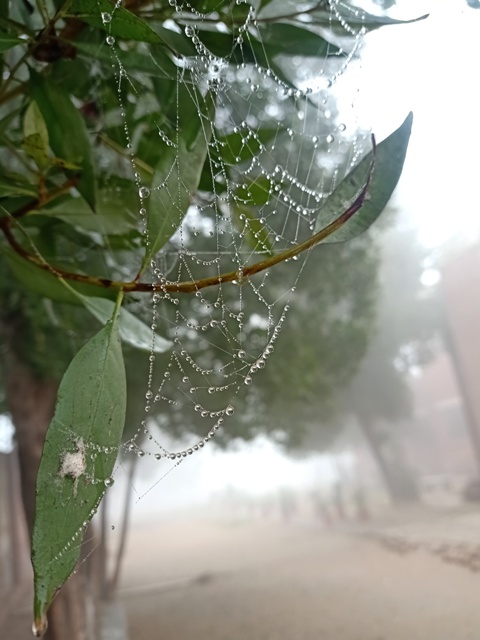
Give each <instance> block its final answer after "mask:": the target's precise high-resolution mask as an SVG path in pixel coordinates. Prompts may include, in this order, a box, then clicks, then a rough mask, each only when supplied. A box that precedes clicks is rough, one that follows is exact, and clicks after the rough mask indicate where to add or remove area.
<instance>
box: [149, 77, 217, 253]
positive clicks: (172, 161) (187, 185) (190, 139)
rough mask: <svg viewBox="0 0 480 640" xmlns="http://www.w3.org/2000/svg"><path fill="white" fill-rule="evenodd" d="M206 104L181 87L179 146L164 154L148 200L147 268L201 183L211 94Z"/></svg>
mask: <svg viewBox="0 0 480 640" xmlns="http://www.w3.org/2000/svg"><path fill="white" fill-rule="evenodd" d="M205 102H206V104H205V103H204V102H203V98H202V97H201V96H199V95H197V94H194V93H193V89H189V88H185V87H184V86H182V87H180V88H179V121H178V136H177V145H176V147H173V146H172V147H167V148H166V149H165V151H164V152H163V153H162V155H161V157H160V160H159V162H158V164H157V166H156V168H155V174H154V176H153V181H152V185H151V189H150V196H149V198H148V200H149V202H148V204H149V211H148V237H149V246H148V247H147V251H146V255H145V259H144V266H146V265H147V264H148V263H149V261H150V259H151V257H152V256H153V255H155V254H156V253H157V252H158V251H159V250H160V249H161V248H162V247H163V246H164V245H165V243H166V242H167V241H168V240H169V239H170V238H171V237H172V235H173V234H174V233H175V231H176V230H177V229H178V227H179V226H180V224H181V223H182V220H183V218H184V216H185V214H186V213H187V211H188V208H189V206H190V203H191V201H192V198H193V196H194V194H195V191H196V190H197V187H198V184H199V182H200V177H201V175H202V169H203V165H204V162H205V159H206V157H207V152H208V144H209V140H210V136H211V125H210V122H211V118H212V114H213V110H214V108H215V107H214V104H213V101H212V100H211V97H210V96H209V94H207V96H206V97H205ZM204 110H206V111H207V112H208V113H207V114H206V115H205V114H204V113H203V111H204Z"/></svg>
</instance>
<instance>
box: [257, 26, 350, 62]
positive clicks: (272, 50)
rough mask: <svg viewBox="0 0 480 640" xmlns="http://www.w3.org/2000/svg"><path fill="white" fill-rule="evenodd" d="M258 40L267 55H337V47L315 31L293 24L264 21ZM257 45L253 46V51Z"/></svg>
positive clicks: (322, 56)
mask: <svg viewBox="0 0 480 640" xmlns="http://www.w3.org/2000/svg"><path fill="white" fill-rule="evenodd" d="M259 32H260V36H261V38H260V40H261V42H262V44H263V46H264V47H265V51H266V53H267V54H268V55H269V56H274V55H288V56H293V55H297V56H312V57H318V58H326V57H328V56H333V55H339V49H338V47H336V46H335V45H333V44H331V43H330V42H328V41H327V40H325V39H324V38H322V37H321V36H319V35H318V34H317V33H314V32H313V31H310V30H309V29H306V28H302V27H297V26H295V25H293V24H285V23H281V22H276V23H271V24H269V23H266V24H264V25H262V26H261V27H259ZM258 48H259V47H258V46H255V52H257V49H258Z"/></svg>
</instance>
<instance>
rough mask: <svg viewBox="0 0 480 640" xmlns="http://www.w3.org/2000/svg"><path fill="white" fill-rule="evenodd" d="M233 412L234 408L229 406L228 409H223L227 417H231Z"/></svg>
mask: <svg viewBox="0 0 480 640" xmlns="http://www.w3.org/2000/svg"><path fill="white" fill-rule="evenodd" d="M234 412H235V408H234V407H233V406H232V405H231V404H229V405H228V407H227V408H226V409H225V413H226V414H227V416H233V414H234Z"/></svg>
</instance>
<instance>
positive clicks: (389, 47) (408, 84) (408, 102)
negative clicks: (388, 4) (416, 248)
mask: <svg viewBox="0 0 480 640" xmlns="http://www.w3.org/2000/svg"><path fill="white" fill-rule="evenodd" d="M398 5H399V7H398V10H397V13H396V14H392V15H393V16H394V17H399V18H412V17H415V16H420V15H422V14H425V13H430V16H429V17H428V18H427V19H426V20H423V21H421V22H418V23H415V24H411V25H405V26H395V27H385V28H383V29H380V30H378V31H375V32H373V33H371V34H369V35H368V36H367V37H366V45H365V49H364V51H363V55H362V58H363V62H362V63H361V64H360V65H359V67H360V68H358V67H357V68H353V66H352V67H351V68H350V70H349V71H348V72H347V73H346V74H345V76H344V77H342V78H340V79H339V80H338V89H337V90H338V92H339V94H340V95H341V94H342V92H343V91H345V95H349V96H351V95H352V90H353V87H357V88H360V92H359V95H358V97H357V98H356V99H355V107H354V112H355V114H356V115H357V116H358V118H359V121H360V122H361V123H362V124H365V125H366V126H371V127H372V129H373V131H374V132H375V134H376V135H377V138H378V139H381V138H383V137H385V136H386V135H388V133H390V132H391V131H392V130H393V129H395V128H396V127H397V126H398V125H399V124H400V123H401V122H402V120H403V119H404V117H405V116H406V114H407V113H408V112H409V111H410V110H412V111H413V112H414V125H413V132H412V137H411V142H410V148H409V151H408V156H407V161H406V164H405V169H404V173H403V175H402V179H401V182H400V184H399V188H398V192H397V194H396V197H397V203H398V205H399V206H400V207H401V209H402V213H403V215H406V216H408V217H409V218H410V219H411V220H413V221H414V223H415V224H416V225H417V226H418V229H419V233H420V237H421V240H422V241H423V242H424V243H425V244H427V245H429V246H435V245H438V244H440V243H442V242H443V241H445V240H447V239H448V238H449V237H450V236H452V235H453V234H455V233H457V232H459V231H464V232H465V234H466V235H467V236H471V235H475V236H477V235H478V230H479V228H480V212H479V207H478V202H477V200H478V193H479V187H478V181H479V170H480V159H479V149H480V117H479V113H480V99H479V93H480V85H479V79H478V78H479V76H478V61H479V48H478V47H479V35H480V10H479V9H472V8H470V7H469V6H468V5H467V2H466V0H435V1H434V2H433V1H432V2H422V1H421V0H420V1H418V2H402V0H399V2H398Z"/></svg>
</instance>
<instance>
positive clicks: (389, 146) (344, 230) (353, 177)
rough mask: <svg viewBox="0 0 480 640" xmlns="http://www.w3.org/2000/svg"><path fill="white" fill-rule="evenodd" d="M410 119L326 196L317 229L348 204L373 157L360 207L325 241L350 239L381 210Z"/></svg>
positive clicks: (401, 154)
mask: <svg viewBox="0 0 480 640" xmlns="http://www.w3.org/2000/svg"><path fill="white" fill-rule="evenodd" d="M412 121H413V114H412V113H409V114H408V116H407V118H406V119H405V121H404V122H403V124H402V125H401V126H400V127H399V128H398V129H397V130H396V131H394V132H393V133H392V134H390V135H389V136H388V138H385V140H383V141H382V142H381V143H380V144H379V145H378V146H377V148H376V152H375V159H374V157H373V152H372V151H371V152H370V153H368V154H367V155H366V156H365V157H364V158H363V160H362V161H361V162H360V163H359V164H358V165H357V166H356V167H355V168H354V169H353V171H351V172H350V173H349V174H348V176H347V177H346V178H345V179H344V180H342V182H341V183H340V184H339V185H338V187H337V188H336V189H335V191H334V192H333V193H332V195H331V196H330V197H329V198H328V199H327V200H326V202H325V204H324V205H323V207H322V208H321V209H320V211H319V214H318V218H317V223H316V226H315V231H316V232H317V231H320V230H321V229H323V228H324V227H326V226H327V225H328V224H330V223H331V222H333V220H335V219H336V218H337V217H338V216H339V215H340V214H341V213H342V212H344V211H346V210H347V209H348V208H349V206H350V205H351V204H352V203H353V201H354V200H355V198H356V197H357V196H358V195H359V194H360V192H361V191H362V189H363V188H364V186H365V184H366V182H367V179H368V175H369V172H370V170H371V166H372V161H373V160H375V164H374V169H373V173H372V175H371V178H370V184H369V186H368V190H367V194H366V196H365V201H364V203H363V205H362V207H361V209H360V210H359V211H358V212H357V213H356V214H354V215H353V216H352V217H351V218H350V219H349V220H348V221H347V222H345V224H343V225H342V226H341V227H340V228H339V229H338V231H335V232H334V233H332V234H331V235H330V236H328V237H327V238H326V239H325V240H324V242H344V241H345V240H350V239H351V238H354V237H355V236H358V235H360V234H361V233H363V232H364V231H365V230H366V229H368V227H369V226H370V225H371V224H373V222H375V220H376V219H377V218H378V216H379V215H380V214H381V213H382V211H383V209H384V208H385V205H386V204H387V202H388V201H389V199H390V196H391V195H392V193H393V191H394V189H395V187H396V186H397V182H398V180H399V178H400V175H401V173H402V169H403V163H404V160H405V156H406V153H407V147H408V141H409V139H410V131H411V128H412Z"/></svg>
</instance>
